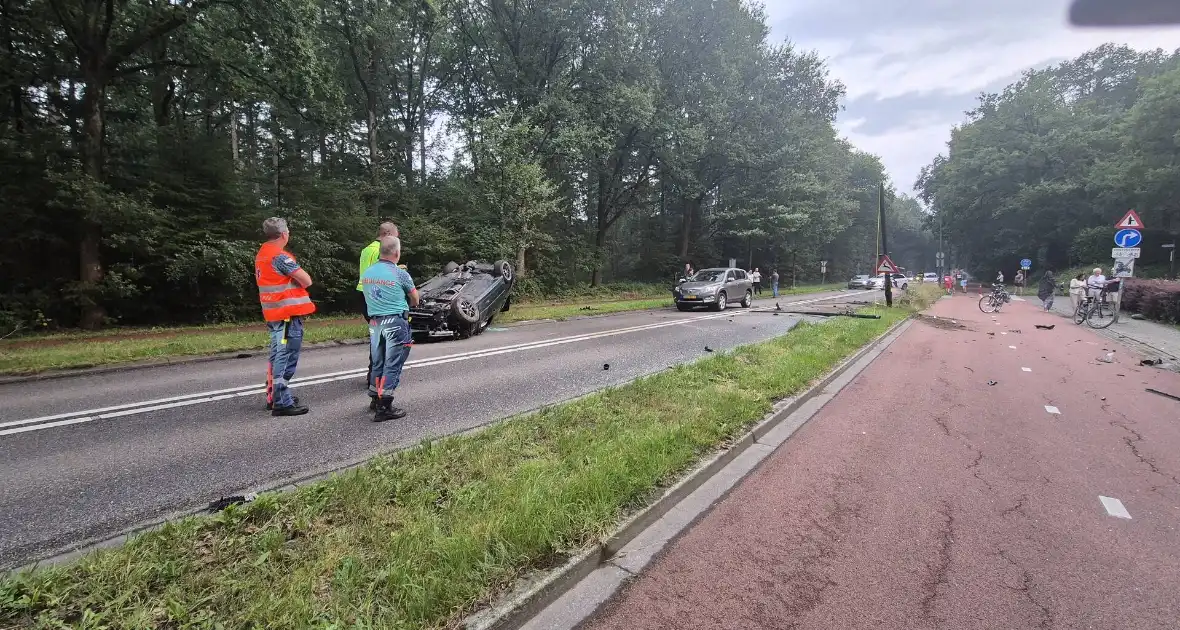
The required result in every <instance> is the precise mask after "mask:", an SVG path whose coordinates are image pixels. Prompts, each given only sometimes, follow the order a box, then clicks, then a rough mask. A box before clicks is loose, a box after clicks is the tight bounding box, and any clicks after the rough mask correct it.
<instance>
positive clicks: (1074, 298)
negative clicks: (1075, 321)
mask: <svg viewBox="0 0 1180 630" xmlns="http://www.w3.org/2000/svg"><path fill="white" fill-rule="evenodd" d="M1085 296H1086V274H1084V273H1079V274H1078V275H1077V277H1075V278H1074V279H1072V280H1070V281H1069V303H1070V304H1072V305H1073V312H1075V313H1076V312H1077V311H1078V305H1080V304H1081V303H1082V298H1084V297H1085Z"/></svg>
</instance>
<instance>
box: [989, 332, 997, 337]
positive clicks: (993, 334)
mask: <svg viewBox="0 0 1180 630" xmlns="http://www.w3.org/2000/svg"><path fill="white" fill-rule="evenodd" d="M988 334H989V335H991V336H992V337H995V336H996V333H988Z"/></svg>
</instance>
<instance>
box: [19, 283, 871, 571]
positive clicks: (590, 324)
mask: <svg viewBox="0 0 1180 630" xmlns="http://www.w3.org/2000/svg"><path fill="white" fill-rule="evenodd" d="M848 296H856V297H852V298H850V299H866V297H871V295H869V294H859V295H858V294H857V292H844V293H841V292H830V293H822V294H812V295H806V296H793V297H790V298H786V297H784V298H780V299H779V300H778V301H779V302H780V303H781V304H782V305H783V306H784V307H787V305H788V304H791V303H800V302H814V303H815V304H816V305H817V306H820V305H824V304H831V303H835V302H837V301H838V300H837V299H836V298H840V297H848ZM773 302H774V300H763V301H762V302H760V303H757V304H756V305H755V312H750V311H746V310H745V309H730V310H727V311H725V312H724V313H720V314H718V313H709V312H690V313H680V312H677V311H675V310H665V311H645V312H638V313H628V314H620V315H614V316H606V317H594V318H585V319H579V320H571V321H567V322H539V323H531V324H525V325H517V326H510V327H503V328H496V327H494V328H492V329H489V330H488V331H487V332H485V333H484V334H483V335H481V336H478V337H474V338H471V339H468V340H463V341H445V342H435V343H427V344H419V345H417V346H415V347H414V349H413V351H412V352H411V355H410V360H409V362H408V363H407V370H406V372H405V373H404V374H403V380H402V385H401V387H399V388H398V390H397V400H398V404H399V405H400V406H402V407H404V408H406V409H407V410H408V411H409V412H410V413H409V416H407V417H406V418H404V419H401V420H394V421H389V422H386V423H381V424H376V423H373V422H371V421H370V418H371V414H370V412H369V411H368V398H367V396H366V394H365V391H364V373H365V366H366V365H367V346H344V347H338V348H322V349H315V350H309V351H307V352H305V353H304V355H303V356H302V357H301V359H300V365H299V369H298V372H297V376H296V380H295V381H294V387H295V393H296V395H298V396H299V397H300V399H301V401H302V402H304V403H306V404H308V405H309V406H310V407H311V412H310V413H309V414H307V415H304V416H298V417H293V418H276V417H272V416H270V414H269V413H268V412H267V411H265V409H264V405H265V398H264V394H263V391H264V390H263V382H264V380H265V369H266V367H265V357H264V356H253V357H250V358H245V359H236V360H235V359H230V360H225V361H216V362H204V363H194V364H188V365H172V366H165V367H159V368H151V369H140V370H130V371H122V372H110V373H105V374H95V375H89V376H78V377H70V378H62V379H53V380H44V381H31V382H25V383H14V384H5V385H0V479H2V480H3V484H2V485H0V568H12V567H15V566H20V565H23V564H26V563H28V562H31V561H34V560H38V559H42V558H45V557H48V556H51V555H54V554H58V553H61V552H63V551H67V550H69V549H71V548H75V547H77V546H79V545H82V544H86V543H92V542H95V541H100V540H103V539H106V538H109V537H110V536H112V535H115V534H118V533H119V532H122V531H126V530H127V529H130V528H133V527H136V526H140V525H142V524H145V523H150V522H152V521H154V520H159V519H161V518H166V517H169V516H171V515H175V514H178V513H183V512H184V511H188V510H192V509H195V508H198V507H201V506H204V505H207V504H208V503H209V502H210V501H213V500H215V499H218V498H220V497H223V496H229V495H233V494H242V493H244V492H248V491H256V490H260V489H265V488H272V487H277V486H280V485H283V484H285V483H287V482H289V481H292V480H297V479H301V478H306V477H308V476H312V475H316V474H320V473H323V472H327V471H331V470H335V469H338V468H341V467H343V466H347V465H350V464H354V463H357V462H359V461H363V460H364V459H366V458H368V457H371V456H373V455H374V454H377V453H379V452H383V451H388V450H391V449H396V448H398V447H404V446H407V445H411V444H414V443H416V442H418V441H420V440H422V439H423V438H429V437H437V436H441V435H446V434H450V433H455V432H457V431H462V430H464V429H469V428H472V427H476V426H479V425H482V424H486V423H488V422H491V421H494V420H497V419H500V418H504V417H506V416H510V415H513V414H517V413H520V412H523V411H527V410H530V409H535V408H537V407H540V406H543V405H545V404H550V403H554V402H558V401H562V400H567V399H570V398H573V397H576V396H580V395H583V394H586V393H589V392H592V391H594V390H597V389H600V388H603V387H608V386H611V385H616V384H619V383H623V382H626V381H629V380H632V379H634V378H636V377H639V376H642V375H645V374H650V373H652V372H656V371H659V370H662V369H665V368H667V367H670V366H672V365H675V364H678V363H683V362H687V361H692V360H694V359H697V358H700V357H701V356H703V355H704V354H705V350H704V348H705V346H709V347H710V348H713V349H715V350H724V349H728V348H732V347H735V346H738V345H742V344H747V343H751V342H757V341H761V340H765V339H768V338H771V337H774V336H777V335H780V334H782V333H784V332H786V331H787V330H789V329H790V327H791V326H793V325H794V324H795V323H796V322H797V321H798V318H797V317H794V316H773V315H771V314H769V313H765V312H762V313H760V312H756V311H757V309H759V308H764V307H766V306H767V305H773ZM606 363H609V364H610V369H609V370H604V369H603V365H604V364H606Z"/></svg>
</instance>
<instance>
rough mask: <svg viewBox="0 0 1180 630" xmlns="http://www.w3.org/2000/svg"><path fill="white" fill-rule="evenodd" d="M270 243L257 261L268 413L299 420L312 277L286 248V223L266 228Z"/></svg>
mask: <svg viewBox="0 0 1180 630" xmlns="http://www.w3.org/2000/svg"><path fill="white" fill-rule="evenodd" d="M262 233H263V235H265V236H266V242H265V243H263V244H262V247H261V248H259V249H258V255H257V256H255V257H254V278H255V280H256V281H257V282H258V299H259V301H260V302H261V303H262V317H263V318H264V319H266V328H267V331H268V333H269V334H270V361H269V363H268V364H267V367H266V408H267V409H269V410H270V414H271V415H272V416H299V415H303V414H305V413H307V406H306V405H300V404H299V399H298V398H295V397H293V396H292V395H291V390H290V388H289V383H290V382H291V379H292V378H294V377H295V366H296V365H298V363H299V350H300V348H301V347H302V346H303V318H304V317H306V316H308V315H311V314H312V313H314V312H315V304H314V303H313V302H312V301H311V296H309V295H308V294H307V287H310V286H311V276H309V275H308V274H307V272H306V271H304V270H303V268H301V267H300V266H299V263H298V262H296V260H295V257H294V256H292V255H291V254H290V253H289V252H287V251H286V250H285V249H284V248H285V247H286V246H287V241H288V240H289V239H290V238H291V235H290V233H289V232H288V230H287V222H286V221H285V220H284V219H281V218H279V217H271V218H269V219H267V220H265V221H263V222H262Z"/></svg>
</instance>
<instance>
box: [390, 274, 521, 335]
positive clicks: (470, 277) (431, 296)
mask: <svg viewBox="0 0 1180 630" xmlns="http://www.w3.org/2000/svg"><path fill="white" fill-rule="evenodd" d="M514 281H515V272H514V270H513V268H512V265H511V263H509V262H508V261H505V260H499V261H496V262H495V263H492V264H488V263H481V262H476V261H474V260H472V261H468V262H466V263H464V264H462V265H460V264H458V263H454V262H451V263H447V265H446V267H444V268H443V272H442V273H441V274H438V275H436V276H434V277H432V278H430V279H429V280H427V281H425V282H423V283H422V284H420V285H418V296H419V299H420V301H419V303H418V306H416V307H414V308H412V309H410V328H411V330H412V331H413V333H414V335H415V337H419V338H427V339H429V338H439V337H442V338H459V339H465V338H467V337H471V336H473V335H478V334H480V333H481V332H483V331H484V330H485V329H486V328H487V327H488V326H489V325H490V324H491V322H492V319H493V318H494V317H495V316H496V314H497V313H501V312H503V311H507V310H508V308H509V306H510V302H511V298H510V294H511V291H512V286H513V284H514Z"/></svg>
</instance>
